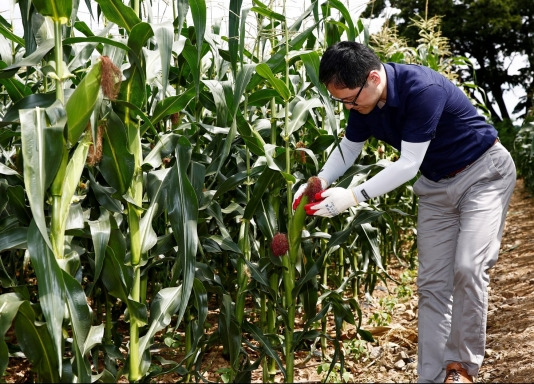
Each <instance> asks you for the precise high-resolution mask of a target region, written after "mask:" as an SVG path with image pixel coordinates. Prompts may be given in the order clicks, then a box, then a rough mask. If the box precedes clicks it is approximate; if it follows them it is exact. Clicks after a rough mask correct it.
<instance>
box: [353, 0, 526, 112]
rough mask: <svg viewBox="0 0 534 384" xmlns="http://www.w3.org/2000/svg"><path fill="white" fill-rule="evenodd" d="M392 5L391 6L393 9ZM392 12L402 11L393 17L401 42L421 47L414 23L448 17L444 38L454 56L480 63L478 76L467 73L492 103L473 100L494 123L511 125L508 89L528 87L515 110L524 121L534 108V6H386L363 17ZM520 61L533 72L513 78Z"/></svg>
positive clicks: (505, 2) (512, 1) (423, 1)
mask: <svg viewBox="0 0 534 384" xmlns="http://www.w3.org/2000/svg"><path fill="white" fill-rule="evenodd" d="M388 3H389V4H388ZM387 6H390V7H394V8H397V9H399V10H400V13H398V14H396V15H394V16H393V17H392V20H391V21H392V22H393V23H395V24H396V25H397V28H398V32H399V34H400V35H401V36H403V37H405V38H406V39H408V43H409V44H411V45H416V44H417V40H418V39H419V35H418V31H417V30H416V29H414V28H410V25H411V24H412V23H411V19H412V18H413V17H414V15H416V14H419V15H420V16H422V17H427V18H430V17H433V16H442V33H443V36H445V37H447V38H448V39H449V40H450V46H451V50H452V53H453V54H454V55H458V56H466V57H468V58H470V59H471V60H472V61H475V62H476V63H477V67H476V68H475V69H474V71H465V70H464V71H462V73H461V76H462V78H464V79H465V80H468V81H475V82H476V84H477V85H478V86H480V87H481V88H482V89H483V90H484V91H485V93H486V95H487V98H485V99H481V98H480V96H477V95H476V94H472V95H471V96H472V97H475V98H478V101H479V102H480V103H481V104H483V105H485V106H486V107H487V109H488V111H489V112H490V114H491V117H492V120H493V121H494V122H500V121H502V120H506V119H510V111H508V110H507V107H506V105H505V103H504V97H503V92H504V91H505V90H506V88H511V87H513V86H517V85H520V86H523V87H524V89H525V91H526V96H525V97H523V98H521V99H520V101H519V103H518V105H517V106H516V107H515V109H514V111H513V112H515V113H518V112H522V114H521V117H524V116H525V115H526V113H527V111H528V110H529V109H530V108H532V96H533V94H534V82H533V68H534V23H533V20H534V6H533V4H532V0H463V1H453V0H433V1H427V0H390V1H389V2H387V1H384V0H380V1H376V2H373V3H371V4H370V5H369V6H368V7H367V9H366V11H365V12H364V13H363V14H362V16H363V17H373V16H376V15H378V14H380V13H383V12H384V11H385V9H386V7H387ZM518 55H525V56H526V57H527V58H528V61H529V66H528V67H525V68H521V69H520V71H519V74H515V75H510V74H508V67H509V63H510V60H511V59H514V58H516V57H517V56H518Z"/></svg>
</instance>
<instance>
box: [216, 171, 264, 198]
mask: <svg viewBox="0 0 534 384" xmlns="http://www.w3.org/2000/svg"><path fill="white" fill-rule="evenodd" d="M264 170H265V167H264V166H263V167H254V168H252V170H251V171H250V173H247V172H246V171H243V172H238V173H236V174H235V175H232V176H230V177H229V178H227V179H226V180H225V181H224V182H222V183H221V184H220V185H219V186H218V188H217V191H216V192H215V195H214V196H213V200H215V199H217V198H218V197H219V196H222V195H224V194H225V193H227V192H229V191H231V190H233V189H235V188H236V187H238V186H239V185H241V184H242V183H243V181H244V180H246V179H247V175H248V176H250V177H254V176H256V175H258V174H261V173H262V172H263V171H264Z"/></svg>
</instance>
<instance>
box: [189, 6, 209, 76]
mask: <svg viewBox="0 0 534 384" xmlns="http://www.w3.org/2000/svg"><path fill="white" fill-rule="evenodd" d="M189 6H190V7H191V16H192V18H193V25H194V26H195V36H196V44H197V63H196V65H197V66H198V67H200V60H201V59H202V45H203V43H204V34H205V33H206V23H207V20H208V17H207V8H206V1H205V0H189Z"/></svg>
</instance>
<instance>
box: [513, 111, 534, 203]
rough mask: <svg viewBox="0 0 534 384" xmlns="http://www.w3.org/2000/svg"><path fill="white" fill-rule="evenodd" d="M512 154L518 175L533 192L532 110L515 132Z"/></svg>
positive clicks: (533, 130)
mask: <svg viewBox="0 0 534 384" xmlns="http://www.w3.org/2000/svg"><path fill="white" fill-rule="evenodd" d="M512 155H513V157H514V162H515V165H516V168H517V174H518V177H521V178H523V181H524V184H525V187H526V188H527V189H528V190H529V191H530V192H532V193H534V115H533V113H532V111H531V112H530V114H529V116H527V118H526V119H525V122H524V124H523V126H522V127H521V129H520V130H519V132H517V136H516V138H515V141H514V150H513V151H512Z"/></svg>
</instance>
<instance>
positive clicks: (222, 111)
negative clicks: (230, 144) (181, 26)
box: [202, 80, 232, 127]
mask: <svg viewBox="0 0 534 384" xmlns="http://www.w3.org/2000/svg"><path fill="white" fill-rule="evenodd" d="M202 82H203V83H204V84H205V85H206V86H207V87H208V88H209V90H210V93H211V95H212V96H213V100H214V101H215V106H216V108H217V125H218V126H221V127H226V126H227V121H228V110H229V108H228V107H229V106H228V103H227V101H226V95H225V93H224V85H223V82H222V81H218V80H203V81H202ZM230 102H232V101H230Z"/></svg>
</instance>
